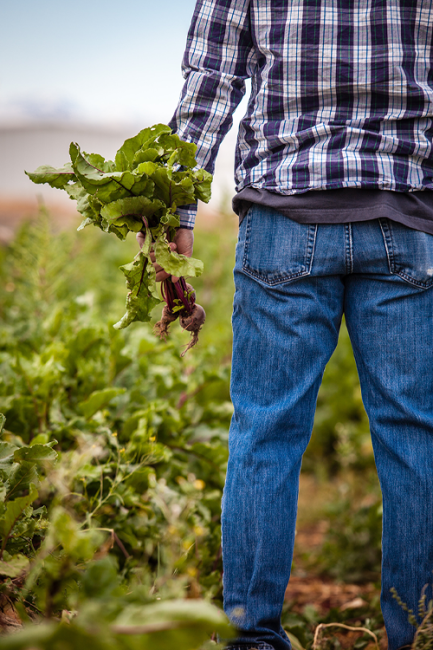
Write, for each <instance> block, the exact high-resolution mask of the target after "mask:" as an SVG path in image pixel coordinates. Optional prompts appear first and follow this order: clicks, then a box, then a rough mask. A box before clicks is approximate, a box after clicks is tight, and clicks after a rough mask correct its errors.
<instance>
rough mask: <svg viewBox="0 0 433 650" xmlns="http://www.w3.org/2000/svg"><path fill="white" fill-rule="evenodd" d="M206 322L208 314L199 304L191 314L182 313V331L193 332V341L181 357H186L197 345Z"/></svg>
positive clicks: (180, 318)
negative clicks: (199, 334)
mask: <svg viewBox="0 0 433 650" xmlns="http://www.w3.org/2000/svg"><path fill="white" fill-rule="evenodd" d="M205 320H206V312H205V310H204V309H203V307H202V306H201V305H198V304H197V303H196V304H195V305H194V307H193V308H192V310H191V313H190V314H188V313H187V312H182V313H181V314H180V316H179V322H180V326H181V327H182V329H184V330H187V331H188V332H191V340H190V342H189V343H188V345H187V347H186V348H185V350H184V351H183V352H182V354H181V355H180V356H181V357H184V356H185V354H186V353H187V352H188V350H190V349H191V348H193V347H194V345H196V344H197V342H198V333H199V331H200V330H201V328H202V327H203V325H204V322H205Z"/></svg>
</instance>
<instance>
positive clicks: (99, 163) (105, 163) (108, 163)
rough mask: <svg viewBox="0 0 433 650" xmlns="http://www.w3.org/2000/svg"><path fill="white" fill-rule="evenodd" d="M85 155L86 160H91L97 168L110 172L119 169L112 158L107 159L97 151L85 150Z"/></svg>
mask: <svg viewBox="0 0 433 650" xmlns="http://www.w3.org/2000/svg"><path fill="white" fill-rule="evenodd" d="M83 156H84V157H85V158H86V160H88V161H89V163H90V164H91V165H93V166H94V167H96V168H97V169H100V170H101V171H102V172H105V173H110V172H115V171H117V169H116V165H115V164H114V162H113V161H112V160H105V158H104V157H103V156H100V155H99V154H97V153H86V152H85V151H83Z"/></svg>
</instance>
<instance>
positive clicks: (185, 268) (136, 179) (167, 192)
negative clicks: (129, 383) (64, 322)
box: [26, 124, 212, 352]
mask: <svg viewBox="0 0 433 650" xmlns="http://www.w3.org/2000/svg"><path fill="white" fill-rule="evenodd" d="M195 152H196V145H195V144H193V143H190V142H184V141H182V140H181V139H180V138H179V136H177V135H176V134H173V133H172V132H171V129H170V127H168V126H165V125H164V124H158V125H155V126H152V127H150V128H146V129H143V130H142V131H140V133H138V135H136V136H135V137H133V138H129V139H128V140H126V141H125V142H124V144H123V145H122V146H121V147H120V149H119V150H118V152H117V153H116V157H115V159H114V162H113V161H111V160H105V159H104V158H103V157H102V156H100V155H98V154H88V153H86V152H84V151H81V149H80V147H79V146H78V145H77V144H75V143H71V146H70V148H69V155H70V158H71V162H70V163H66V164H65V165H64V166H63V167H60V168H58V169H55V168H54V167H50V166H48V165H43V166H41V167H38V169H36V171H34V172H32V173H30V172H26V174H27V175H28V176H29V178H30V179H31V180H32V181H33V182H34V183H48V184H49V185H50V186H51V187H54V188H57V189H61V190H64V191H66V192H67V193H68V195H69V197H70V198H71V199H72V200H75V201H76V202H77V210H78V212H80V213H81V214H82V215H83V217H84V220H83V221H82V223H81V225H80V226H79V228H78V230H82V229H83V228H85V227H86V226H89V225H94V226H97V227H98V228H100V229H101V230H103V231H104V232H112V233H114V234H115V235H116V236H117V237H118V238H119V239H122V240H124V239H125V238H126V236H127V234H128V233H129V232H133V233H138V232H142V233H143V235H144V243H143V246H142V248H141V250H140V251H139V252H138V253H137V255H136V256H135V258H134V260H133V261H132V262H131V263H130V264H125V265H124V266H121V267H120V268H121V270H122V272H123V274H124V275H125V278H126V285H127V288H128V294H127V298H126V313H125V315H124V316H123V317H122V318H121V319H120V320H119V322H118V323H116V324H115V325H114V327H115V328H116V329H123V328H124V327H128V325H130V324H131V323H133V322H135V321H142V322H147V321H149V320H150V313H151V311H152V309H153V308H154V307H155V306H156V305H158V304H159V303H161V302H163V301H165V302H166V303H167V304H166V307H165V308H164V310H163V316H162V319H161V321H159V323H158V324H157V325H156V328H155V329H156V332H157V334H159V335H160V336H161V337H162V338H165V337H166V336H167V332H168V325H169V323H170V322H173V321H174V320H176V318H177V317H179V319H180V323H181V326H182V327H183V328H184V329H186V330H187V331H189V332H191V340H190V343H189V344H188V346H187V348H186V350H185V352H186V351H187V350H188V349H190V348H191V347H192V346H193V345H195V344H196V342H197V340H198V332H199V330H200V329H201V327H202V325H203V323H204V319H205V314H204V310H203V308H202V307H200V306H199V305H197V304H196V303H195V293H194V291H193V290H192V288H191V289H187V288H186V287H187V284H186V282H185V279H184V278H185V277H197V276H198V275H200V274H201V273H202V270H203V264H202V262H201V261H200V260H197V259H194V258H188V257H186V256H185V255H180V254H179V253H177V252H176V251H175V250H172V248H171V247H170V242H171V241H172V239H173V237H174V235H175V233H176V230H177V228H179V226H180V222H179V217H178V215H177V214H176V210H177V208H178V206H182V205H189V204H191V203H195V202H197V200H199V199H200V200H201V201H204V202H205V203H207V202H208V201H209V199H210V190H211V182H212V176H211V174H209V173H208V172H206V171H205V170H204V169H198V170H197V169H195V168H196V167H197V164H196V160H195ZM152 253H153V254H154V256H155V261H156V263H157V264H159V265H160V266H161V267H162V268H163V269H164V271H166V273H168V274H170V275H173V276H175V277H179V281H177V282H175V283H173V282H172V280H171V278H168V279H167V280H165V281H164V282H163V284H162V287H161V292H162V297H161V294H160V293H159V291H158V288H157V284H156V273H155V269H154V267H153V264H152V259H151V254H152Z"/></svg>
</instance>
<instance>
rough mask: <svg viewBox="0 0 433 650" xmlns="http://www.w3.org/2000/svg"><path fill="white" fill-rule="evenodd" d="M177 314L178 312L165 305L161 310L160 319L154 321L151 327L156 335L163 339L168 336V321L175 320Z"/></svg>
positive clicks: (172, 321)
mask: <svg viewBox="0 0 433 650" xmlns="http://www.w3.org/2000/svg"><path fill="white" fill-rule="evenodd" d="M178 316H179V312H178V311H176V312H172V311H171V309H169V307H168V306H167V305H165V307H164V308H163V310H162V316H161V320H159V321H158V322H157V323H155V327H154V328H153V331H154V332H155V334H156V335H157V336H159V338H160V339H162V340H163V341H165V340H166V339H167V336H168V328H169V325H170V323H174V321H175V320H177V318H178Z"/></svg>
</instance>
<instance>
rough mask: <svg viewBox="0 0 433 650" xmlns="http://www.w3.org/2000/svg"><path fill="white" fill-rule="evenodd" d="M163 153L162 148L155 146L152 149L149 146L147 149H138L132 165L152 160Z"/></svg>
mask: <svg viewBox="0 0 433 650" xmlns="http://www.w3.org/2000/svg"><path fill="white" fill-rule="evenodd" d="M163 154H164V149H163V148H162V147H157V148H156V149H154V148H153V147H150V148H149V149H144V148H143V149H140V150H139V151H137V153H136V154H135V156H134V160H133V165H134V167H136V166H137V165H138V166H140V163H145V162H154V160H156V159H157V158H159V157H160V156H162V155H163Z"/></svg>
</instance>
